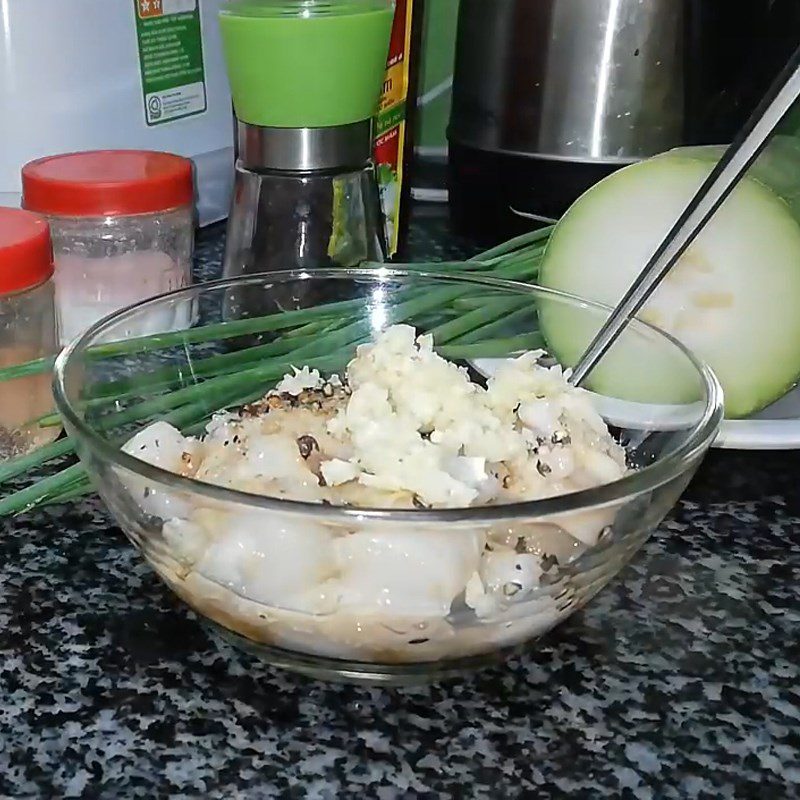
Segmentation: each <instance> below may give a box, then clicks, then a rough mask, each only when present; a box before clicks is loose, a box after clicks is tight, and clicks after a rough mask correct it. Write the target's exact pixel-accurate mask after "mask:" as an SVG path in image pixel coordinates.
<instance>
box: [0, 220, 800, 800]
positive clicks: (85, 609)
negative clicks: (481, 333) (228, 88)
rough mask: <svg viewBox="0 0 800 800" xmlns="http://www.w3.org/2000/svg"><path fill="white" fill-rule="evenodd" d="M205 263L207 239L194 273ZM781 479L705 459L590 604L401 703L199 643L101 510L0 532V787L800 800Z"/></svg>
mask: <svg viewBox="0 0 800 800" xmlns="http://www.w3.org/2000/svg"><path fill="white" fill-rule="evenodd" d="M413 234H414V235H413V243H414V251H415V252H416V253H417V254H419V255H420V256H422V255H425V256H428V257H430V256H431V255H435V256H441V257H451V256H452V257H459V256H462V255H464V254H465V253H466V252H467V251H468V249H469V248H468V244H467V243H465V242H457V241H455V240H453V239H452V237H448V236H446V234H445V228H444V225H443V223H442V222H441V221H437V220H436V219H433V220H425V219H418V220H417V221H416V223H415V226H414V231H413ZM220 252H221V233H220V231H219V230H212V231H207V232H205V233H204V234H202V235H201V237H200V244H199V247H198V259H199V262H200V265H199V266H200V270H201V274H202V275H204V276H206V277H208V276H210V275H211V273H212V272H213V270H214V265H215V264H218V263H219V256H220ZM798 476H800V453H794V452H789V453H732V452H714V453H712V454H711V455H710V456H709V458H708V459H707V460H706V462H705V464H704V466H703V467H702V468H701V471H700V473H699V474H698V476H697V478H696V479H695V481H694V482H693V484H692V485H691V487H690V488H689V490H688V491H687V493H686V495H685V497H684V499H683V501H682V502H681V504H680V505H679V507H678V508H677V509H676V510H675V512H674V513H673V515H672V516H671V517H670V519H669V520H668V521H667V522H666V523H665V524H664V525H663V526H662V527H661V529H660V530H659V531H658V533H657V534H656V535H655V537H654V538H653V539H651V541H650V542H649V543H648V544H647V546H646V547H645V548H644V549H643V550H642V551H641V552H640V553H639V554H638V556H637V557H636V558H635V560H634V562H633V563H632V564H631V565H630V566H629V567H627V568H626V569H625V570H624V572H623V573H622V574H621V575H620V576H619V577H618V578H617V579H616V580H615V581H613V583H612V584H611V585H610V586H609V587H608V588H607V589H606V590H604V591H603V592H602V593H601V595H600V596H599V597H597V598H596V599H595V600H594V601H593V602H592V603H591V604H590V606H589V607H588V608H587V609H586V610H584V611H583V612H580V613H578V614H576V615H574V616H573V617H572V618H571V619H570V620H568V621H567V622H566V623H565V624H563V625H562V626H561V627H560V628H558V629H557V630H555V631H554V632H553V633H551V634H550V635H548V636H547V637H545V638H544V639H543V640H542V641H540V642H539V643H538V644H536V645H532V646H531V648H530V652H529V653H528V654H526V655H524V656H522V657H520V658H517V659H515V660H513V661H511V662H510V663H508V664H507V665H505V666H503V667H501V668H496V669H490V670H487V671H484V672H481V673H479V674H476V675H474V676H472V677H469V678H466V679H460V680H454V681H450V682H448V683H443V684H439V685H435V686H432V687H429V688H422V689H420V688H416V689H407V690H379V689H362V688H354V687H341V686H329V685H324V684H318V683H314V682H311V681H307V680H304V679H301V678H296V677H293V676H292V675H289V674H286V673H281V672H277V671H275V670H273V669H270V668H269V667H266V666H264V665H263V664H261V663H259V662H257V661H255V660H254V659H253V658H251V657H249V656H246V655H243V654H242V653H240V652H238V651H236V650H233V649H231V648H229V647H227V646H225V645H220V644H217V643H216V641H215V640H211V639H209V637H208V636H207V634H206V633H205V630H204V629H203V628H202V627H201V626H200V625H199V624H198V622H197V621H196V619H195V618H194V617H193V615H192V614H191V613H189V612H187V611H186V610H185V608H183V607H182V606H181V605H180V604H179V603H178V601H176V600H174V599H173V597H172V596H171V595H170V593H169V592H168V591H167V590H166V589H165V588H164V587H163V586H162V585H161V583H160V582H159V581H158V580H157V579H156V578H155V576H154V575H153V573H152V572H151V571H150V569H149V568H147V567H146V566H145V564H144V563H143V561H142V559H141V558H140V557H139V556H138V555H137V554H136V552H135V551H134V549H133V547H132V546H131V545H130V544H129V543H128V542H127V540H126V539H125V538H124V537H123V534H122V533H121V532H120V531H119V529H117V528H116V527H115V526H114V525H113V523H112V522H111V521H110V519H109V516H108V515H107V514H106V512H105V511H104V510H103V508H102V506H101V504H100V503H99V501H96V500H86V501H84V502H81V503H80V504H78V505H74V506H69V507H56V508H52V509H48V510H44V511H40V512H38V513H32V514H29V515H26V516H23V517H19V518H17V519H14V520H11V521H0V655H1V657H2V661H1V662H0V796H1V797H88V798H92V797H104V798H105V797H108V798H140V797H141V798H154V797H176V798H189V797H192V798H193V797H203V798H272V797H289V798H293V797H296V798H305V797H308V798H345V797H359V798H360V797H364V798H380V799H381V800H390V799H391V798H416V797H420V798H435V797H475V798H479V797H487V798H489V797H502V798H510V797H536V798H556V797H574V798H584V797H585V798H595V797H611V798H636V799H639V800H647V799H649V798H709V799H710V798H718V797H720V798H734V797H736V798H750V797H752V798H756V797H758V798H765V799H769V800H772V799H773V798H776V799H778V798H791V797H800V680H799V678H800V596H799V593H798V585H800V494H799V493H798V491H797V485H798Z"/></svg>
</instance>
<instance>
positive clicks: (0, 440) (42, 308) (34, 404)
mask: <svg viewBox="0 0 800 800" xmlns="http://www.w3.org/2000/svg"><path fill="white" fill-rule="evenodd" d="M52 278H53V252H52V246H51V243H50V231H49V228H48V225H47V221H46V220H45V219H44V218H43V217H41V216H39V215H38V214H32V213H30V212H28V211H22V210H20V209H18V208H3V207H0V374H4V375H5V376H8V374H9V370H8V368H9V367H12V368H13V367H17V366H18V365H21V364H26V363H27V362H29V361H34V360H37V359H40V358H47V357H49V356H53V355H54V354H55V353H56V352H57V351H58V335H57V330H56V318H55V309H54V300H53V280H52ZM53 408H54V406H53V396H52V394H51V391H50V370H49V369H47V368H40V369H34V370H31V369H27V368H25V369H23V370H20V374H19V376H18V377H11V378H7V377H6V378H5V379H4V380H2V382H0V461H2V460H5V459H7V458H10V457H12V456H17V455H22V454H24V453H26V452H29V451H30V450H33V449H35V448H36V447H38V446H40V445H43V444H48V443H49V442H51V441H53V440H54V439H56V438H57V437H58V434H59V433H60V432H61V428H60V426H44V425H40V424H39V421H40V420H41V419H42V418H43V417H45V416H47V415H48V414H51V413H52V412H53Z"/></svg>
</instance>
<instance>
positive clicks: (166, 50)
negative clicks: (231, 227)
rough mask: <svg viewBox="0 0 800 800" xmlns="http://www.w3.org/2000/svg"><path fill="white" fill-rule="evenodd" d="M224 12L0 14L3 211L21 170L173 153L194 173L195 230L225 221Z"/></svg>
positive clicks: (37, 5) (228, 181)
mask: <svg viewBox="0 0 800 800" xmlns="http://www.w3.org/2000/svg"><path fill="white" fill-rule="evenodd" d="M219 6H220V0H69V2H65V0H8V2H0V130H1V131H2V133H0V205H6V206H19V204H20V193H21V184H20V170H21V168H22V166H23V164H26V163H27V162H29V161H31V160H33V159H36V158H41V157H43V156H48V155H53V154H56V153H68V152H73V151H83V150H105V149H132V150H157V151H163V152H170V153H177V154H178V155H182V156H186V157H189V158H191V159H192V160H193V161H194V164H195V170H196V185H197V190H198V198H197V212H198V217H199V222H200V224H201V225H205V224H208V223H210V222H213V221H215V220H219V219H223V218H225V217H227V215H228V208H229V202H230V192H231V185H232V180H233V158H234V155H233V117H232V108H231V99H230V92H229V89H228V81H227V77H226V73H225V68H224V65H223V62H222V51H221V44H220V36H219V26H218V23H217V14H218V11H219Z"/></svg>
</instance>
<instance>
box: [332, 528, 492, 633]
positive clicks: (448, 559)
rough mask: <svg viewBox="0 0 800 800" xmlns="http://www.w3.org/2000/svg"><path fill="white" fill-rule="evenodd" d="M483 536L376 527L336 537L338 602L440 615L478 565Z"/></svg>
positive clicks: (376, 610) (390, 612) (375, 610)
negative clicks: (338, 574)
mask: <svg viewBox="0 0 800 800" xmlns="http://www.w3.org/2000/svg"><path fill="white" fill-rule="evenodd" d="M483 541H484V537H483V534H482V533H480V532H476V531H472V530H463V529H458V528H456V529H453V530H452V531H435V530H424V529H411V528H400V527H393V528H388V527H383V526H380V527H378V526H375V527H373V528H367V529H363V530H360V531H357V532H356V533H352V534H349V535H345V536H343V537H340V538H338V539H337V540H336V544H335V549H336V556H337V563H338V566H339V569H340V571H341V577H340V579H339V581H338V591H339V598H340V606H341V607H342V608H348V609H349V610H351V611H353V612H354V613H355V612H363V613H368V614H370V613H371V614H383V615H387V616H398V617H403V616H406V617H407V616H418V617H420V618H424V617H441V616H446V615H447V614H448V613H449V611H450V606H451V605H452V602H453V600H454V599H455V597H456V596H457V595H458V594H459V593H460V592H461V591H462V590H463V589H464V586H465V585H466V583H467V580H468V579H469V576H470V575H471V574H472V573H473V572H475V570H476V569H477V568H478V563H479V559H480V553H481V550H482V549H483Z"/></svg>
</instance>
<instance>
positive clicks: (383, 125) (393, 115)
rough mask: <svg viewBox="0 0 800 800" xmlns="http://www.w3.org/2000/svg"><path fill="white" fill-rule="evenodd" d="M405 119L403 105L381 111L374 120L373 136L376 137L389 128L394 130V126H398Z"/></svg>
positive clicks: (404, 106) (404, 105)
mask: <svg viewBox="0 0 800 800" xmlns="http://www.w3.org/2000/svg"><path fill="white" fill-rule="evenodd" d="M405 118H406V104H405V103H400V105H397V106H394V107H393V108H387V109H386V111H382V112H381V113H380V114H378V116H377V117H376V118H375V136H376V137H378V136H380V135H381V134H382V133H385V132H386V131H388V130H389V128H394V126H395V125H399V124H400V123H401V122H402V121H403V120H404V119H405Z"/></svg>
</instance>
